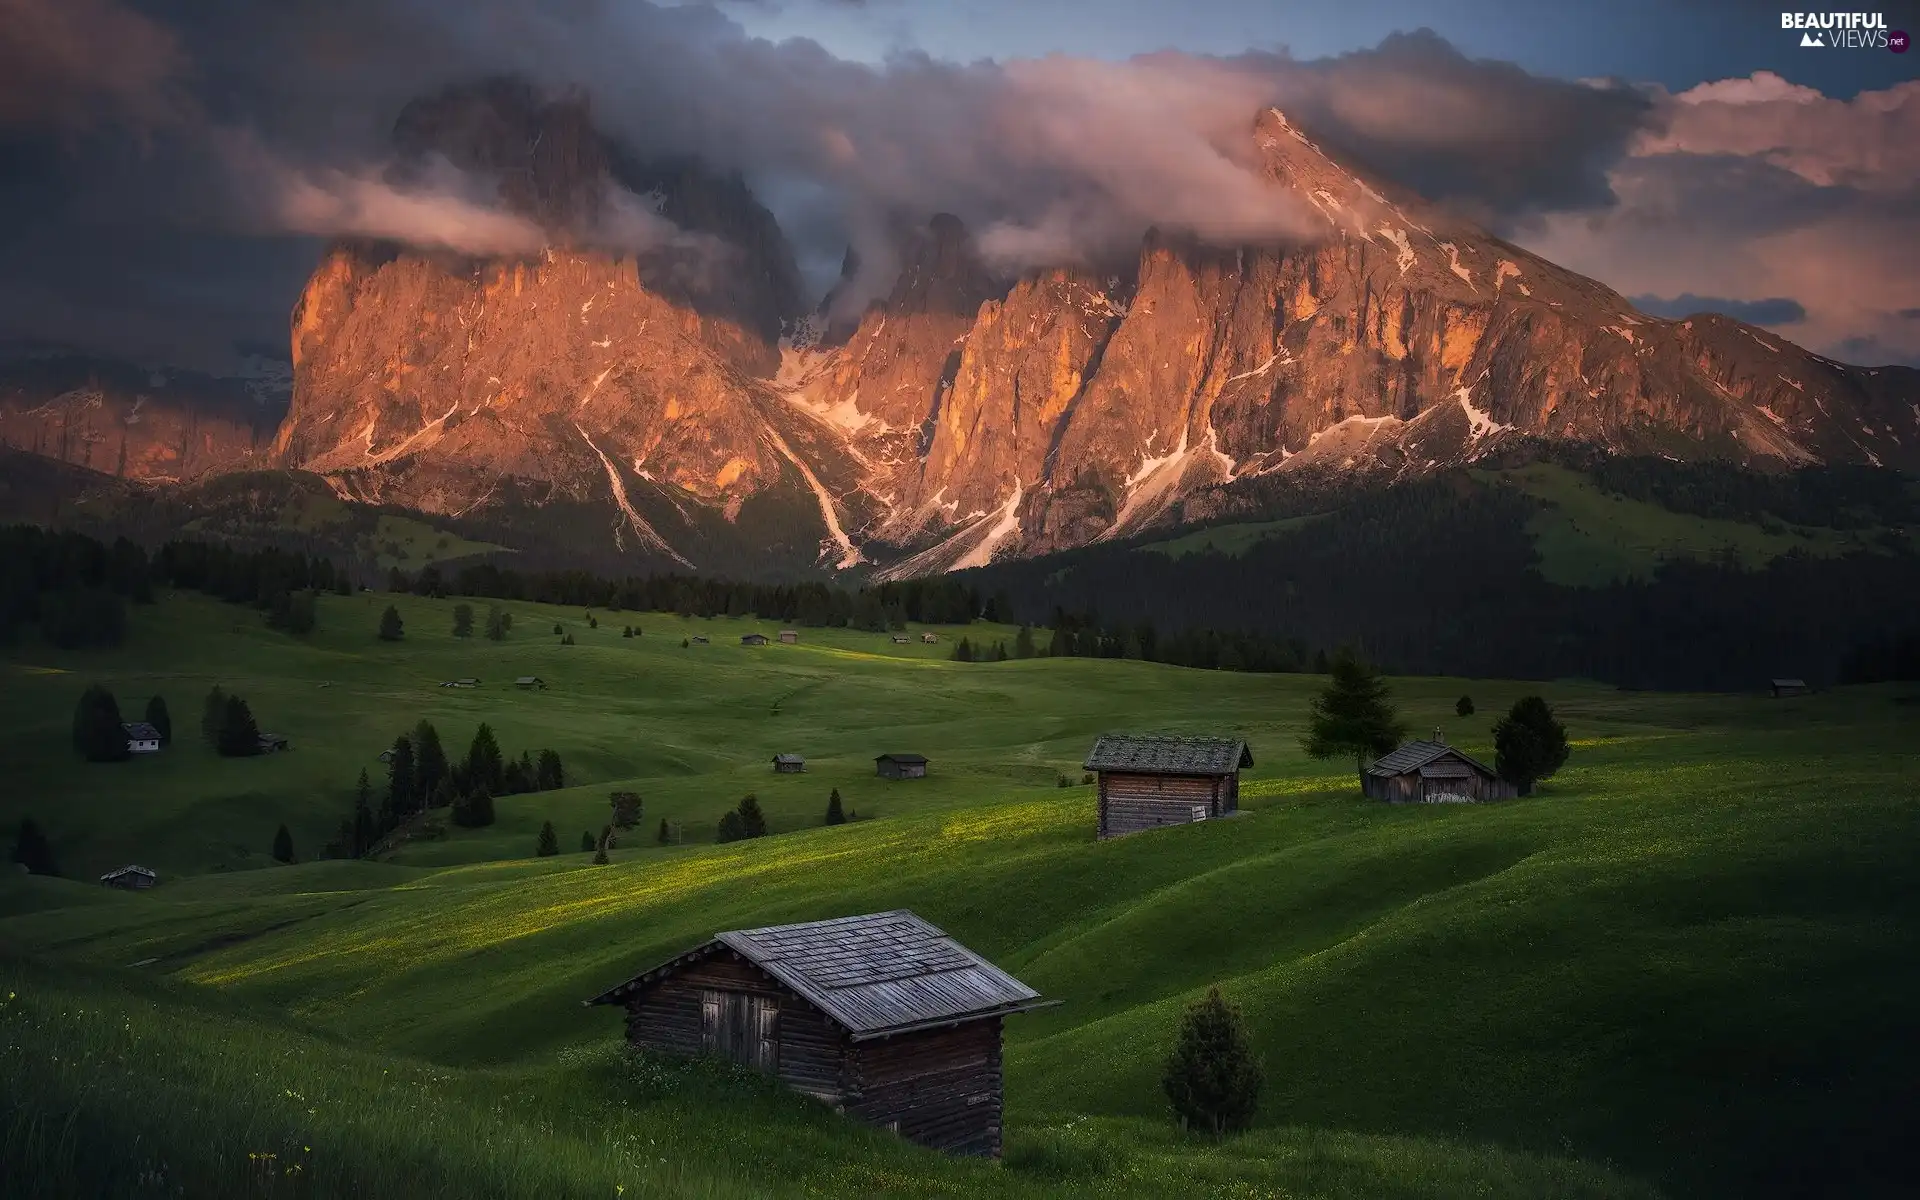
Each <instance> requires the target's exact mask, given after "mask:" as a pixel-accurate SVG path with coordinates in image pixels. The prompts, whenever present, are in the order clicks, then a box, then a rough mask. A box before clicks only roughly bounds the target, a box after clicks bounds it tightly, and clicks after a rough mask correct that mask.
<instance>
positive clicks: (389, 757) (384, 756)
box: [380, 750, 393, 763]
mask: <svg viewBox="0 0 1920 1200" xmlns="http://www.w3.org/2000/svg"><path fill="white" fill-rule="evenodd" d="M380 761H381V762H383V763H390V762H392V761H393V751H391V750H382V751H381V752H380Z"/></svg>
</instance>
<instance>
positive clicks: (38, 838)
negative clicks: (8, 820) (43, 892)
mask: <svg viewBox="0 0 1920 1200" xmlns="http://www.w3.org/2000/svg"><path fill="white" fill-rule="evenodd" d="M13 861H14V862H17V863H19V864H20V865H21V866H23V867H25V868H26V869H27V873H28V874H30V875H58V874H59V873H60V868H59V866H58V865H56V864H55V863H54V861H53V846H52V844H51V843H49V842H48V841H47V835H46V834H44V833H42V832H41V831H40V825H39V823H38V822H36V821H35V820H34V819H33V818H32V817H22V818H21V819H20V832H19V833H18V834H16V835H15V836H14V839H13Z"/></svg>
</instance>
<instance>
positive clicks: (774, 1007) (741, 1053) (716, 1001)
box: [700, 991, 780, 1071]
mask: <svg viewBox="0 0 1920 1200" xmlns="http://www.w3.org/2000/svg"><path fill="white" fill-rule="evenodd" d="M700 1047H701V1049H703V1050H706V1051H707V1052H708V1053H710V1054H718V1055H720V1056H721V1057H723V1058H730V1059H732V1060H733V1061H735V1062H737V1063H742V1064H744V1065H746V1066H749V1067H755V1068H758V1069H759V1070H762V1071H773V1070H776V1069H777V1068H778V1067H779V1065H780V1001H779V999H778V998H777V997H774V996H760V995H755V994H754V993H752V992H723V991H705V992H702V993H700Z"/></svg>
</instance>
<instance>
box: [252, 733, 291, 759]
mask: <svg viewBox="0 0 1920 1200" xmlns="http://www.w3.org/2000/svg"><path fill="white" fill-rule="evenodd" d="M291 749H293V743H292V742H291V741H289V740H287V735H286V734H284V733H263V734H261V735H260V753H262V754H278V753H279V752H280V751H282V750H291Z"/></svg>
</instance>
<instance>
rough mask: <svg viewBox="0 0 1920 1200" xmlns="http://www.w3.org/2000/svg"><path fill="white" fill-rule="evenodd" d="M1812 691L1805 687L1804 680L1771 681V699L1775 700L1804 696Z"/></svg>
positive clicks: (1805, 682)
mask: <svg viewBox="0 0 1920 1200" xmlns="http://www.w3.org/2000/svg"><path fill="white" fill-rule="evenodd" d="M1812 690H1813V689H1812V688H1809V687H1808V686H1807V681H1806V680H1804V679H1776V680H1774V681H1773V698H1774V699H1775V700H1779V699H1782V698H1783V697H1786V696H1804V695H1806V694H1807V693H1808V692H1810V691H1812Z"/></svg>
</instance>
